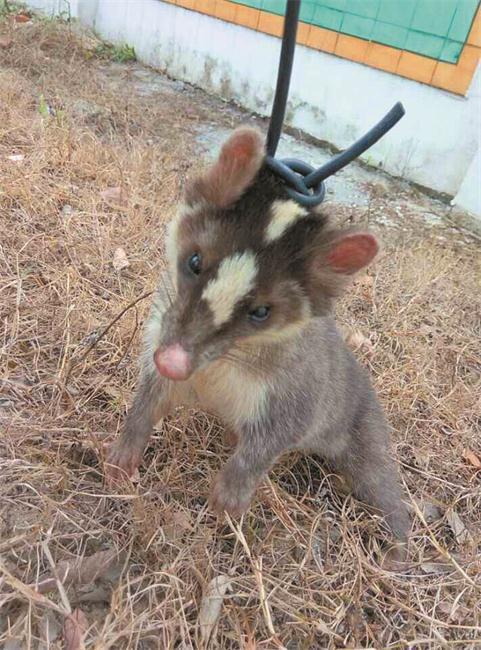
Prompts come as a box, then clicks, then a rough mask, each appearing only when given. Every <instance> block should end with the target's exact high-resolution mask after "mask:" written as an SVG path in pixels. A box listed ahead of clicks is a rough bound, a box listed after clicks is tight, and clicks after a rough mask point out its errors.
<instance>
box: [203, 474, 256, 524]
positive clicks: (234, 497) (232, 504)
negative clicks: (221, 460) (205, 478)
mask: <svg viewBox="0 0 481 650" xmlns="http://www.w3.org/2000/svg"><path fill="white" fill-rule="evenodd" d="M253 496H254V490H249V489H247V488H245V487H244V486H243V485H239V484H238V483H234V482H232V481H231V480H229V479H228V478H227V476H226V475H225V474H224V473H223V472H221V473H220V474H219V475H218V476H217V478H216V479H215V482H214V486H213V488H212V492H211V495H210V499H209V503H210V507H211V508H212V510H214V511H215V512H216V513H217V514H219V515H221V514H223V513H224V512H227V513H228V514H229V515H231V516H232V517H239V516H240V515H242V514H243V513H244V512H245V511H246V510H247V509H248V508H249V506H250V504H251V501H252V497H253Z"/></svg>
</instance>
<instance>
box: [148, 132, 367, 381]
mask: <svg viewBox="0 0 481 650" xmlns="http://www.w3.org/2000/svg"><path fill="white" fill-rule="evenodd" d="M264 159H265V150H264V141H263V138H262V136H261V135H260V134H259V133H258V132H257V131H256V130H254V129H250V128H241V129H238V130H237V131H235V132H234V133H233V135H232V136H231V137H230V138H229V139H228V140H227V141H226V142H225V144H224V145H223V147H222V149H221V152H220V155H219V157H218V159H217V160H216V161H215V163H214V164H213V165H212V166H211V167H210V168H208V169H207V170H206V171H205V172H204V173H203V174H201V175H200V176H198V177H197V178H195V179H193V180H191V181H190V182H189V183H188V185H187V187H186V191H185V199H184V202H183V204H182V205H181V206H180V208H179V211H178V213H177V216H176V217H175V218H174V219H173V221H172V222H171V223H170V225H169V228H168V232H167V241H166V249H167V257H168V262H169V267H170V273H171V275H172V280H173V283H174V285H175V296H174V298H173V301H172V305H171V306H170V307H169V308H168V309H167V312H166V313H165V316H164V318H163V321H162V328H161V329H162V331H161V336H160V340H159V341H157V342H155V344H154V347H155V348H156V351H155V353H154V360H155V363H156V365H157V369H158V371H159V373H160V374H162V375H164V376H166V377H169V378H170V379H178V380H184V379H187V378H188V377H189V376H190V374H191V373H192V372H194V371H195V370H197V369H199V368H202V367H205V366H206V365H207V364H209V363H210V362H212V361H215V360H217V359H219V358H220V357H222V355H225V354H226V353H228V352H229V351H230V350H231V349H232V348H236V347H238V346H243V345H245V344H248V345H251V344H253V345H256V344H271V343H272V344H275V343H277V342H280V341H282V340H283V339H286V338H289V337H292V336H296V335H299V333H300V332H301V330H302V329H303V328H304V327H305V326H306V324H307V323H308V322H309V320H310V319H311V318H313V317H319V316H320V317H322V316H325V315H327V314H328V313H329V312H330V310H331V307H332V301H333V298H335V297H336V296H337V295H339V293H340V292H341V290H342V288H343V287H344V285H345V284H346V282H347V281H348V279H349V277H350V276H351V275H352V274H354V273H355V272H356V271H358V270H360V269H361V268H363V267H364V266H366V265H367V264H369V262H371V260H372V259H373V258H374V256H375V255H376V253H377V250H378V244H377V241H376V239H375V238H374V236H373V235H371V234H370V233H366V232H355V231H335V230H333V229H331V228H329V226H328V224H327V222H326V219H325V218H324V217H323V216H322V215H320V214H318V213H317V212H313V211H309V210H307V209H306V208H303V207H301V206H300V205H298V204H297V203H296V202H295V201H293V200H292V199H290V198H289V196H288V195H287V193H286V190H285V187H284V185H283V183H282V181H281V180H280V179H278V178H277V177H275V176H274V175H273V174H272V172H271V171H270V170H269V169H268V168H267V167H266V166H265V164H264Z"/></svg>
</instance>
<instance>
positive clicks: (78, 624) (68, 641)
mask: <svg viewBox="0 0 481 650" xmlns="http://www.w3.org/2000/svg"><path fill="white" fill-rule="evenodd" d="M88 626H89V623H88V620H87V617H86V616H85V614H84V613H83V612H82V610H81V609H78V608H77V609H75V610H74V611H73V612H72V613H71V614H69V615H68V616H66V617H65V622H64V625H63V638H64V641H65V650H84V648H85V645H84V636H85V632H86V631H87V628H88Z"/></svg>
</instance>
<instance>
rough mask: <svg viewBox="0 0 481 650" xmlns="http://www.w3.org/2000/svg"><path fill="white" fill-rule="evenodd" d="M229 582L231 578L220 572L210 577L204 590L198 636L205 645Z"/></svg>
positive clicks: (214, 624)
mask: <svg viewBox="0 0 481 650" xmlns="http://www.w3.org/2000/svg"><path fill="white" fill-rule="evenodd" d="M230 584H231V578H230V577H229V576H228V575H225V574H221V575H218V576H216V577H215V578H212V580H211V581H210V582H209V584H208V585H207V589H206V590H205V592H204V596H203V597H202V603H201V605H200V612H199V619H198V620H199V626H200V636H201V639H202V642H203V644H204V645H205V646H206V645H207V644H208V643H209V640H210V637H211V635H212V632H213V630H214V627H215V626H216V624H217V621H218V620H219V616H220V613H221V610H222V603H223V602H224V598H225V595H226V592H227V590H228V589H229V587H230Z"/></svg>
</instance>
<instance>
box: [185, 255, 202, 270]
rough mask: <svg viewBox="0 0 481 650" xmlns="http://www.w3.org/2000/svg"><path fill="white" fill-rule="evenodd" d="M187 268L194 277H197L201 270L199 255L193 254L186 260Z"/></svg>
mask: <svg viewBox="0 0 481 650" xmlns="http://www.w3.org/2000/svg"><path fill="white" fill-rule="evenodd" d="M187 266H188V267H189V269H190V270H191V271H192V273H193V274H194V275H199V273H200V272H201V270H202V260H201V257H200V255H199V253H194V254H193V255H191V256H190V257H189V259H188V260H187Z"/></svg>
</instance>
